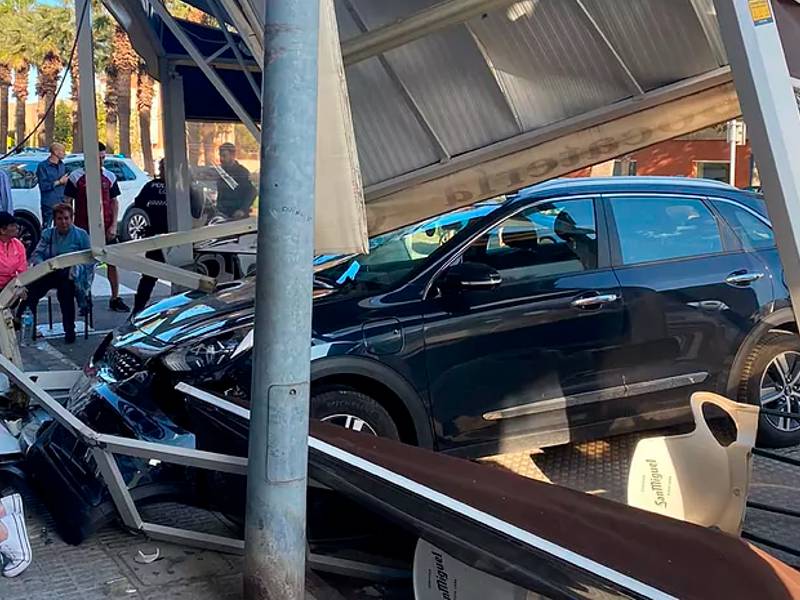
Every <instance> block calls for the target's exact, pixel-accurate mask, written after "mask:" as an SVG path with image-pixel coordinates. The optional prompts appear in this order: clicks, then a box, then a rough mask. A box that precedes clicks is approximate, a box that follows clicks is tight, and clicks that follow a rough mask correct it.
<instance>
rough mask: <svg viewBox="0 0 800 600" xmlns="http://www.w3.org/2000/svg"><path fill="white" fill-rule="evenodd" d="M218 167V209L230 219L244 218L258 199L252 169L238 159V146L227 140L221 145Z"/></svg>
mask: <svg viewBox="0 0 800 600" xmlns="http://www.w3.org/2000/svg"><path fill="white" fill-rule="evenodd" d="M219 162H220V167H217V173H218V174H219V180H218V181H217V211H218V212H219V213H221V214H222V215H224V216H226V217H228V218H229V219H244V218H245V217H247V216H248V215H249V214H250V206H251V205H252V204H253V200H255V199H256V193H257V192H256V188H255V186H253V182H252V181H250V171H248V170H247V169H246V168H245V167H244V166H242V165H241V164H239V162H238V161H237V160H236V146H234V145H233V144H231V143H230V142H226V143H224V144H222V145H221V146H220V147H219Z"/></svg>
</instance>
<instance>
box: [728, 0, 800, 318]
mask: <svg viewBox="0 0 800 600" xmlns="http://www.w3.org/2000/svg"><path fill="white" fill-rule="evenodd" d="M714 6H715V7H716V9H717V19H718V20H719V26H720V33H721V34H722V40H723V42H724V43H725V49H726V51H727V54H728V60H729V61H730V64H731V69H732V71H733V80H734V83H735V84H736V92H737V93H738V95H739V103H740V104H741V107H742V113H743V115H744V120H745V122H746V123H747V125H748V127H749V130H750V140H751V142H752V144H753V153H754V154H755V156H756V161H757V162H758V173H759V175H760V177H761V184H762V187H763V188H764V195H765V198H766V202H767V211H768V212H769V216H770V220H771V221H772V225H773V228H774V231H775V241H776V242H777V245H778V252H779V253H780V257H781V261H782V262H783V267H784V275H785V278H786V283H787V284H788V287H789V292H790V294H791V298H792V306H793V308H794V314H795V320H796V321H798V322H799V323H800V202H798V199H800V161H798V159H797V157H798V156H800V113H798V110H797V101H796V100H795V97H794V93H793V90H792V85H791V80H790V78H789V69H788V67H787V66H786V56H785V55H784V51H783V47H782V46H781V40H780V37H779V35H778V28H777V26H776V24H775V16H774V13H773V12H772V5H771V4H770V2H769V0H714Z"/></svg>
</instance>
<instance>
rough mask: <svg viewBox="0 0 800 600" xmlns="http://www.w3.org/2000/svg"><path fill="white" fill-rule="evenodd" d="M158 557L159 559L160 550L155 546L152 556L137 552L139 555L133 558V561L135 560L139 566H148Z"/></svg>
mask: <svg viewBox="0 0 800 600" xmlns="http://www.w3.org/2000/svg"><path fill="white" fill-rule="evenodd" d="M160 557H161V550H160V549H159V548H158V546H156V551H155V552H154V553H153V554H145V553H144V552H142V551H141V550H139V553H138V554H137V555H136V556H134V557H133V560H135V561H136V562H137V563H139V564H140V565H149V564H151V563H154V562H156V561H157V560H158V559H159V558H160Z"/></svg>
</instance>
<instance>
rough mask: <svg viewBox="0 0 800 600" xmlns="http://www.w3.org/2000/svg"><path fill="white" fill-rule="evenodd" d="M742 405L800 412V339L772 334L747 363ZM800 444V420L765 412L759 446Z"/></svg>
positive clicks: (742, 376) (783, 334) (743, 372)
mask: <svg viewBox="0 0 800 600" xmlns="http://www.w3.org/2000/svg"><path fill="white" fill-rule="evenodd" d="M739 402H743V403H746V404H756V405H758V406H761V407H762V408H766V409H771V410H779V411H783V412H792V413H800V337H798V336H797V334H794V333H791V332H780V331H777V332H770V333H768V334H767V335H765V336H764V338H763V339H762V340H761V341H760V342H759V343H758V344H757V345H756V347H755V348H753V350H752V351H751V352H750V355H749V356H748V357H747V360H746V361H745V365H744V368H743V369H742V375H741V379H740V383H739ZM797 444H800V419H792V418H789V417H782V416H779V415H767V414H764V413H762V414H761V416H760V417H759V424H758V445H759V446H766V447H768V448H784V447H786V446H794V445H797Z"/></svg>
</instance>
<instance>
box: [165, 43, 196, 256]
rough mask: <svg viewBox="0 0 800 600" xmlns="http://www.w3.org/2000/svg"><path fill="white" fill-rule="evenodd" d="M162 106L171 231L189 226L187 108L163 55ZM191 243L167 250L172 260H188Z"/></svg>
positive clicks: (179, 81) (179, 84)
mask: <svg viewBox="0 0 800 600" xmlns="http://www.w3.org/2000/svg"><path fill="white" fill-rule="evenodd" d="M158 70H159V73H160V74H161V106H162V114H163V115H164V154H165V162H166V168H165V170H166V173H164V176H165V182H166V185H167V197H168V198H171V199H172V202H168V203H167V221H168V223H169V230H170V231H189V230H190V229H191V228H192V211H191V200H190V198H189V178H190V176H189V157H188V155H187V150H186V112H185V110H184V103H183V100H184V98H183V79H182V78H181V76H180V75H178V74H177V73H175V71H174V69H172V67H170V65H169V63H168V62H167V61H166V60H165V59H162V60H161V62H160V64H159V68H158ZM193 258H194V257H193V255H192V246H191V245H184V246H178V247H175V248H173V249H172V250H171V251H170V253H169V260H170V262H171V263H172V264H179V265H180V264H183V265H186V264H189V263H191V262H192V259H193Z"/></svg>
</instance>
